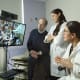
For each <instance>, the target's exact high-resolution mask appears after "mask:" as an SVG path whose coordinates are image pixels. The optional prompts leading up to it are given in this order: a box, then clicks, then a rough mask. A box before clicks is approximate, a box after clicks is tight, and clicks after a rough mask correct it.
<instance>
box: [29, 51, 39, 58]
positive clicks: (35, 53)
mask: <svg viewBox="0 0 80 80" xmlns="http://www.w3.org/2000/svg"><path fill="white" fill-rule="evenodd" d="M30 55H31V56H32V57H33V58H35V59H37V58H38V52H36V51H34V50H31V51H30Z"/></svg>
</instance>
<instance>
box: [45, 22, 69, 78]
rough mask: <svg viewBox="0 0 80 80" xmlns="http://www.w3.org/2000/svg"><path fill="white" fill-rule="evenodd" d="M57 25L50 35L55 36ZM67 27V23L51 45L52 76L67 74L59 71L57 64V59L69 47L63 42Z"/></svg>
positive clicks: (62, 26) (53, 27) (52, 28)
mask: <svg viewBox="0 0 80 80" xmlns="http://www.w3.org/2000/svg"><path fill="white" fill-rule="evenodd" d="M56 25H57V24H55V25H54V26H52V27H51V29H50V31H49V33H48V34H53V32H54V30H55V28H56ZM65 25H66V23H65V22H64V23H63V24H62V25H61V28H60V31H59V33H58V35H57V36H56V37H55V39H54V40H53V41H52V42H51V45H50V60H51V64H50V66H51V68H50V69H51V76H56V77H61V76H63V75H65V74H66V73H65V71H64V70H62V71H59V70H58V66H59V65H58V64H57V63H56V62H55V57H56V56H62V55H63V54H64V53H65V51H66V48H67V45H68V43H67V42H64V40H63V32H64V27H65ZM46 38H47V37H46Z"/></svg>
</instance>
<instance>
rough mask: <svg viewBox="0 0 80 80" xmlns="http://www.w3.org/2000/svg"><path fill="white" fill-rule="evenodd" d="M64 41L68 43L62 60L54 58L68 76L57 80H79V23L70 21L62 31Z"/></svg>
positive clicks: (58, 57)
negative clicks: (65, 70)
mask: <svg viewBox="0 0 80 80" xmlns="http://www.w3.org/2000/svg"><path fill="white" fill-rule="evenodd" d="M64 41H69V42H70V45H69V46H68V48H67V51H66V53H65V54H64V56H63V58H61V57H60V56H57V57H56V58H55V60H56V62H57V63H58V64H61V66H62V67H65V68H66V69H67V71H68V72H69V74H68V76H63V77H62V78H60V79H59V80H80V23H79V22H77V21H70V22H68V23H67V24H66V27H65V30H64Z"/></svg>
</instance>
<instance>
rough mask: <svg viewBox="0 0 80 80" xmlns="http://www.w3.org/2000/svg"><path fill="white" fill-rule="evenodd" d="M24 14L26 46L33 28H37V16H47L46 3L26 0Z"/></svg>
mask: <svg viewBox="0 0 80 80" xmlns="http://www.w3.org/2000/svg"><path fill="white" fill-rule="evenodd" d="M24 16H25V17H24V23H26V36H25V41H24V47H26V44H27V40H28V37H29V34H30V32H31V30H32V29H34V28H37V23H38V22H37V21H36V18H37V19H39V18H41V17H45V3H44V2H39V1H35V0H34V1H33V0H24Z"/></svg>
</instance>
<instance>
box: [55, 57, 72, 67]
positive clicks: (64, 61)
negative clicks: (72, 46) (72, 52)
mask: <svg viewBox="0 0 80 80" xmlns="http://www.w3.org/2000/svg"><path fill="white" fill-rule="evenodd" d="M55 61H56V62H57V63H58V64H61V65H62V66H64V67H66V68H73V64H72V63H71V60H70V59H64V58H61V57H59V56H57V57H56V58H55Z"/></svg>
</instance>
